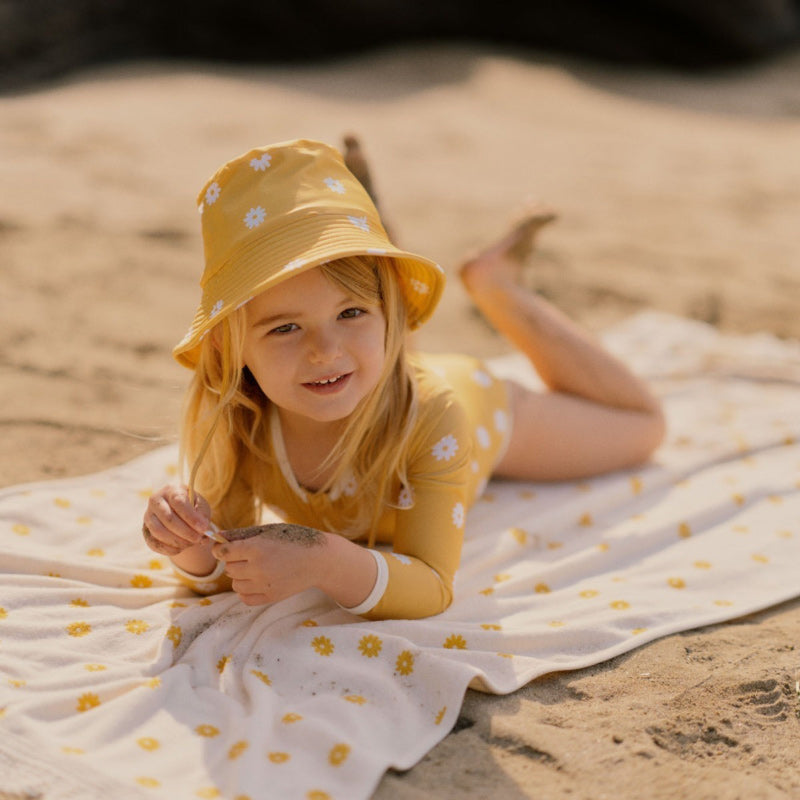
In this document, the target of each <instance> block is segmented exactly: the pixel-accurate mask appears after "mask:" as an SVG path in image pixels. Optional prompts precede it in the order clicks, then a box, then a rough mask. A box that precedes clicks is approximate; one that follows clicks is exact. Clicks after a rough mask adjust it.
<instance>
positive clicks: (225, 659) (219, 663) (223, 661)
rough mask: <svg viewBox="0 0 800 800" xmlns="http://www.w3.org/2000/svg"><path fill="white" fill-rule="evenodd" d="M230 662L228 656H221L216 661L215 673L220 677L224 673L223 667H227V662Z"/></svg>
mask: <svg viewBox="0 0 800 800" xmlns="http://www.w3.org/2000/svg"><path fill="white" fill-rule="evenodd" d="M230 660H231V657H230V656H222V658H221V659H220V660H219V661H217V672H219V674H220V675H222V673H223V672H224V671H225V667H227V666H228V662H229V661H230Z"/></svg>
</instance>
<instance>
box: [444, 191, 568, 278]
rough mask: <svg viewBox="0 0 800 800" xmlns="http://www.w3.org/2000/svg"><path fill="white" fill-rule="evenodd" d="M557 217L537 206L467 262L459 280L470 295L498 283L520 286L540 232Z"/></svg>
mask: <svg viewBox="0 0 800 800" xmlns="http://www.w3.org/2000/svg"><path fill="white" fill-rule="evenodd" d="M556 216H557V215H556V213H555V212H554V211H553V209H551V208H548V207H547V206H533V207H531V208H529V209H528V210H527V211H525V212H524V213H523V215H522V216H521V217H520V219H519V220H518V221H517V222H515V223H514V224H513V225H512V226H511V228H510V229H509V230H508V232H507V233H506V234H505V235H504V236H501V237H500V238H499V239H498V240H497V241H496V242H494V243H493V244H491V245H489V247H487V248H485V249H484V250H481V251H480V252H479V253H478V254H477V255H475V256H472V257H470V258H468V259H466V260H465V261H464V262H463V263H462V265H461V267H460V269H459V276H460V278H461V281H462V283H463V284H464V286H465V287H466V289H467V291H469V292H470V293H472V292H475V291H480V289H481V288H482V287H486V286H487V285H488V284H491V283H496V282H497V281H511V282H513V283H516V282H517V280H518V278H519V273H520V270H521V269H522V265H523V264H524V263H525V261H526V260H527V258H528V257H529V256H530V254H531V253H532V252H533V249H534V247H535V245H536V237H537V235H538V233H539V231H540V230H541V229H542V228H543V227H544V226H545V225H547V224H548V223H549V222H552V221H553V220H554V219H556Z"/></svg>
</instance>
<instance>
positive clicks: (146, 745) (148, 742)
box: [136, 736, 161, 751]
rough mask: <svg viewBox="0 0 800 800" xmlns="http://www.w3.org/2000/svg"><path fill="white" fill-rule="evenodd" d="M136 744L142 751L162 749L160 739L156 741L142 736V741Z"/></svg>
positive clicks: (139, 740)
mask: <svg viewBox="0 0 800 800" xmlns="http://www.w3.org/2000/svg"><path fill="white" fill-rule="evenodd" d="M136 744H138V745H139V747H141V748H142V750H150V751H152V750H158V748H159V747H161V743H160V742H159V741H158V739H154V738H153V737H152V736H142V738H141V739H137V740H136Z"/></svg>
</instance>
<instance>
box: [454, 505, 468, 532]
mask: <svg viewBox="0 0 800 800" xmlns="http://www.w3.org/2000/svg"><path fill="white" fill-rule="evenodd" d="M451 517H452V520H453V525H455V526H456V528H463V527H464V520H465V514H464V504H463V503H456V504H455V505H454V506H453V511H452V514H451Z"/></svg>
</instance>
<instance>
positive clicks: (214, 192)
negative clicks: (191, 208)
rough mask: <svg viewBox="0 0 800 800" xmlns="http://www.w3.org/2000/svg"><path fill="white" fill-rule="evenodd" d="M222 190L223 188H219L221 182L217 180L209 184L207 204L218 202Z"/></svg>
mask: <svg viewBox="0 0 800 800" xmlns="http://www.w3.org/2000/svg"><path fill="white" fill-rule="evenodd" d="M220 191H221V190H220V188H219V184H218V183H217V182H216V181H214V183H212V184H210V185H209V187H208V189H206V205H207V206H213V205H214V203H216V202H217V200H218V199H219V193H220Z"/></svg>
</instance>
